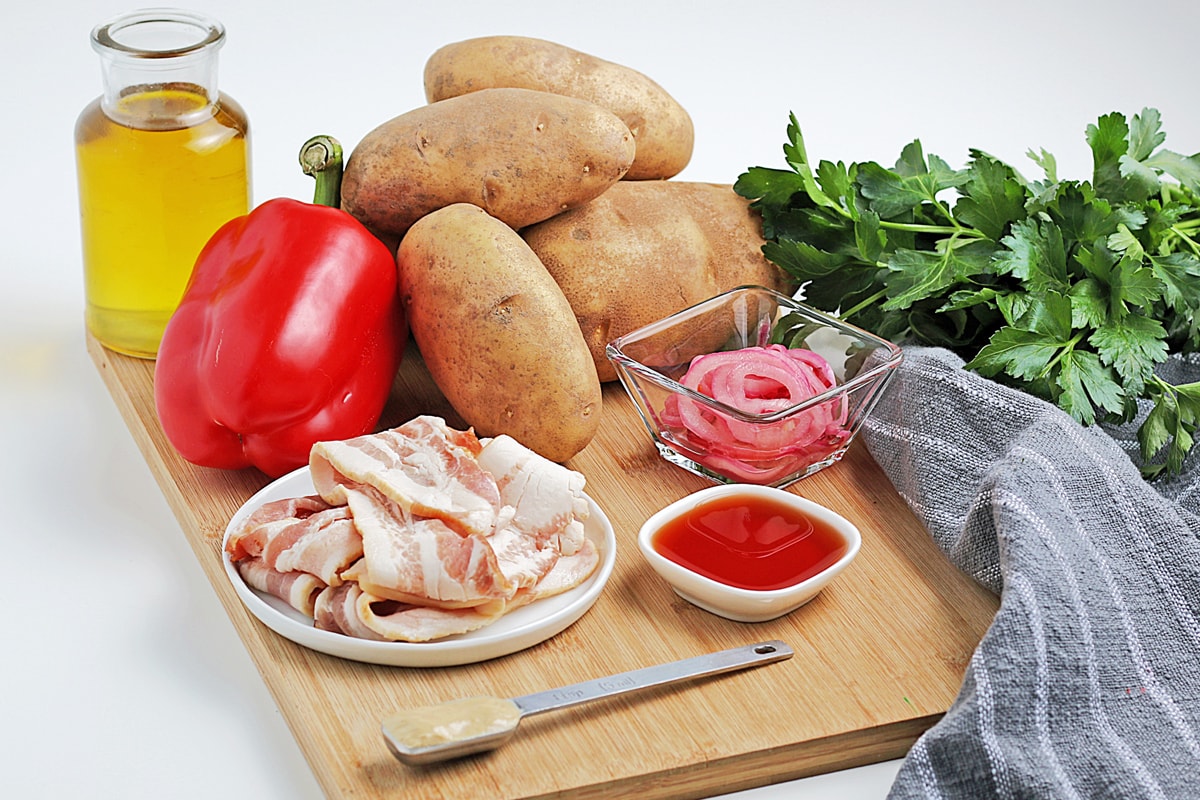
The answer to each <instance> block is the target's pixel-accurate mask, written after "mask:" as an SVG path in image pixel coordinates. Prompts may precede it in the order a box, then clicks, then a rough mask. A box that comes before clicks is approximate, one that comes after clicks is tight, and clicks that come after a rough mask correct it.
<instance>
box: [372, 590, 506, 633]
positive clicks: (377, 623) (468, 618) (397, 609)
mask: <svg viewBox="0 0 1200 800" xmlns="http://www.w3.org/2000/svg"><path fill="white" fill-rule="evenodd" d="M355 606H356V611H357V618H358V620H359V621H360V622H361V623H362V624H363V625H364V626H366V627H367V628H368V629H369V630H371V631H372V632H374V633H375V634H377V635H378V636H380V637H382V638H384V639H387V640H389V641H394V642H429V641H433V640H434V639H444V638H446V637H447V636H457V635H458V634H462V633H470V632H471V631H475V630H479V629H480V628H483V627H485V626H487V625H490V624H492V623H493V622H495V621H496V620H497V619H499V618H500V616H501V615H502V614H504V613H505V611H506V610H507V609H506V607H505V606H502V605H497V606H496V607H495V610H493V611H491V613H486V612H483V611H480V610H479V609H476V608H430V607H428V606H416V605H405V604H400V605H397V604H395V603H391V602H390V601H385V600H383V599H382V598H378V597H374V596H372V595H370V594H367V593H366V592H359V594H358V595H357V598H356V600H355Z"/></svg>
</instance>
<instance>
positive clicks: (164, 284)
mask: <svg viewBox="0 0 1200 800" xmlns="http://www.w3.org/2000/svg"><path fill="white" fill-rule="evenodd" d="M247 133H248V124H247V120H246V115H245V112H244V111H243V110H242V109H241V107H240V106H238V105H237V103H236V102H235V101H234V100H233V99H232V98H229V97H228V96H226V95H224V94H222V95H219V98H218V100H217V102H215V103H214V102H212V101H211V100H210V99H209V98H208V97H207V96H206V95H205V94H204V92H203V90H202V89H200V88H199V87H195V86H188V85H182V86H177V85H164V86H153V87H141V88H134V89H132V90H127V91H126V92H125V93H124V94H123V95H122V96H121V97H120V99H119V100H118V101H117V103H116V105H115V106H114V107H113V108H111V109H109V111H108V113H106V111H105V110H104V109H103V108H102V107H101V101H100V100H99V99H97V100H96V101H95V102H93V103H92V104H90V105H89V106H87V107H86V108H85V109H84V110H83V112H82V113H81V114H80V116H79V120H78V122H77V124H76V128H75V144H76V159H77V163H76V166H77V173H78V178H79V201H80V217H81V226H82V234H83V263H84V285H85V291H86V303H87V306H86V321H87V326H88V329H89V331H91V333H92V334H93V335H94V336H95V337H96V338H97V339H98V340H99V341H100V342H101V343H102V344H103V345H105V346H106V347H108V348H110V349H113V350H116V351H119V352H123V353H127V354H129V355H134V356H139V357H143V358H153V357H154V356H155V355H156V354H157V351H158V344H159V340H160V339H161V338H162V334H163V329H164V328H165V327H166V324H167V321H168V320H169V319H170V317H171V314H172V313H173V312H174V310H175V308H176V306H177V305H178V304H179V301H180V299H181V298H182V296H183V291H184V289H185V288H186V286H187V282H188V278H189V276H190V275H191V271H192V267H193V265H194V264H195V261H196V256H197V255H199V253H200V250H201V249H202V248H203V247H204V245H205V244H206V243H207V242H208V240H209V238H210V237H211V236H212V234H213V233H214V232H215V231H216V230H217V229H218V228H219V227H221V225H223V224H224V223H226V222H228V221H229V220H231V219H233V218H235V217H238V216H241V215H243V214H246V213H247V212H248V211H249V209H250V182H249V148H248V143H247Z"/></svg>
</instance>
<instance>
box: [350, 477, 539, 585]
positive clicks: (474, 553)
mask: <svg viewBox="0 0 1200 800" xmlns="http://www.w3.org/2000/svg"><path fill="white" fill-rule="evenodd" d="M344 492H345V496H346V501H347V503H348V504H349V507H350V511H351V513H352V514H353V515H354V524H355V525H357V526H358V530H359V532H360V533H361V534H362V539H363V557H364V560H365V562H366V566H367V579H368V580H369V581H370V582H371V584H373V585H374V586H375V587H379V588H381V589H382V590H383V591H384V592H385V593H387V594H390V593H391V592H393V591H394V592H396V593H400V594H403V595H405V596H412V597H425V598H429V599H431V600H434V601H439V602H438V605H446V604H455V605H458V606H472V605H482V604H484V603H487V602H490V601H493V600H496V599H504V598H507V597H510V596H512V593H513V592H514V591H515V589H516V587H515V586H513V585H512V583H511V581H509V580H508V579H507V578H505V576H504V574H503V573H502V572H501V571H500V567H499V565H498V564H497V563H496V554H495V552H494V551H493V550H492V548H491V546H490V545H489V544H488V542H487V539H486V538H485V537H483V536H479V535H469V536H460V535H459V534H458V533H457V532H456V531H454V530H452V529H451V528H450V527H449V526H448V525H446V524H445V522H444V521H443V520H441V519H438V518H433V517H415V516H412V515H411V514H409V513H407V512H406V511H405V509H404V508H403V507H401V506H399V505H397V504H395V503H391V502H388V500H387V498H385V497H383V496H382V494H381V493H379V492H378V491H375V490H374V489H373V487H361V488H360V489H351V488H348V487H347V488H345V489H344Z"/></svg>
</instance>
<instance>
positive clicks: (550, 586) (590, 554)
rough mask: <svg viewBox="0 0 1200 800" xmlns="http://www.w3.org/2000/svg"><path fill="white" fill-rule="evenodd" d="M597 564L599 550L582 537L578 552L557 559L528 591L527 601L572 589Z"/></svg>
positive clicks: (583, 579) (585, 577)
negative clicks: (552, 566)
mask: <svg viewBox="0 0 1200 800" xmlns="http://www.w3.org/2000/svg"><path fill="white" fill-rule="evenodd" d="M599 564H600V552H599V551H598V550H597V549H596V545H594V544H593V543H592V541H591V540H590V539H584V540H583V545H582V546H581V547H580V548H579V550H578V552H576V553H575V554H574V555H569V556H563V557H562V558H560V559H558V561H556V562H555V563H554V568H553V569H551V570H550V571H549V572H548V573H546V575H544V576H543V577H542V579H541V580H540V581H538V583H537V584H536V585H535V586H534V587H533V589H532V590H531V592H530V596H529V598H528V599H529V602H533V601H534V600H541V599H542V598H544V597H553V596H554V595H556V594H562V593H563V592H566V591H569V590H571V589H574V588H575V587H576V586H578V585H580V584H581V583H583V582H584V581H586V580H587V579H588V578H590V577H591V576H592V573H593V572H595V571H596V567H597V566H598V565H599Z"/></svg>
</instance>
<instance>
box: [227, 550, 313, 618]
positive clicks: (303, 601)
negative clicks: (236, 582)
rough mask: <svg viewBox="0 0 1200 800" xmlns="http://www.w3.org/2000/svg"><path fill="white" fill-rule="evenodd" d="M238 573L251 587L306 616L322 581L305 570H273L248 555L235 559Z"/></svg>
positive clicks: (311, 607)
mask: <svg viewBox="0 0 1200 800" xmlns="http://www.w3.org/2000/svg"><path fill="white" fill-rule="evenodd" d="M237 571H238V574H239V575H241V576H242V580H244V581H245V582H246V585H247V586H249V587H250V588H252V589H256V590H258V591H260V592H263V593H264V594H269V595H272V596H274V597H278V598H279V599H280V600H282V601H283V602H285V603H287V604H288V605H289V606H291V607H292V608H294V609H296V610H297V611H299V612H300V613H301V614H304V615H306V616H309V617H311V616H314V614H315V611H316V608H315V606H316V598H317V595H318V594H320V593H321V591H322V590H323V589H324V588H325V584H324V583H322V582H321V579H320V578H317V577H316V576H315V575H310V574H308V573H307V572H277V571H275V570H273V569H271V568H270V567H268V566H267V565H266V563H265V562H264V561H263V560H262V559H261V558H248V559H244V560H242V561H239V562H237Z"/></svg>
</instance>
